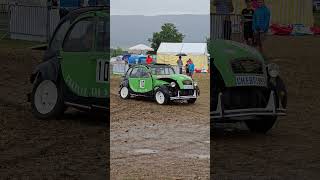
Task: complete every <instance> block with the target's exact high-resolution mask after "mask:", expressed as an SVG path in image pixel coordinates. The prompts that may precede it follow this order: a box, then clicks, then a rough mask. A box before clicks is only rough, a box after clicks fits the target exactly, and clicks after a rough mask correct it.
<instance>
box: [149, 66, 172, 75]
mask: <svg viewBox="0 0 320 180" xmlns="http://www.w3.org/2000/svg"><path fill="white" fill-rule="evenodd" d="M151 72H152V74H153V75H171V74H175V72H174V70H173V69H172V68H171V67H160V66H159V67H152V68H151Z"/></svg>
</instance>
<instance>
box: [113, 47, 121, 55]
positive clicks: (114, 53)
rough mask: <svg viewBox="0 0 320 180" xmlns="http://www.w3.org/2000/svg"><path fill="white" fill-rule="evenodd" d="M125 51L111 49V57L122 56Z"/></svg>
mask: <svg viewBox="0 0 320 180" xmlns="http://www.w3.org/2000/svg"><path fill="white" fill-rule="evenodd" d="M122 53H123V50H122V49H121V48H119V47H118V48H117V49H111V57H117V56H119V55H122Z"/></svg>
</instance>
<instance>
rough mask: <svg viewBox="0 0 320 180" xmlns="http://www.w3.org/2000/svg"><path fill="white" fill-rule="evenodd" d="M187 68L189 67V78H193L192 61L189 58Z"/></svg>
mask: <svg viewBox="0 0 320 180" xmlns="http://www.w3.org/2000/svg"><path fill="white" fill-rule="evenodd" d="M188 68H189V76H190V77H191V78H193V74H194V70H195V68H194V64H193V62H192V60H191V59H190V63H189V66H188Z"/></svg>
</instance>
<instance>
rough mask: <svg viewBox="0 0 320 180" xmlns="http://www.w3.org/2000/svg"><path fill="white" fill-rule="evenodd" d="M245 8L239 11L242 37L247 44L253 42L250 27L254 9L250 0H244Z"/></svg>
mask: <svg viewBox="0 0 320 180" xmlns="http://www.w3.org/2000/svg"><path fill="white" fill-rule="evenodd" d="M246 4H247V8H245V9H243V10H242V12H241V15H242V23H241V24H242V30H243V37H244V40H245V42H246V44H248V45H252V44H253V29H252V19H253V14H254V10H253V7H252V0H246Z"/></svg>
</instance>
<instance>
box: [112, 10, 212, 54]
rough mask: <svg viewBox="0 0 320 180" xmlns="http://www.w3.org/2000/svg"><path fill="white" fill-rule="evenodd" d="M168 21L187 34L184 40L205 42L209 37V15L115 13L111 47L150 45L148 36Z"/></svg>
mask: <svg viewBox="0 0 320 180" xmlns="http://www.w3.org/2000/svg"><path fill="white" fill-rule="evenodd" d="M168 22H169V23H173V24H175V25H176V27H177V28H178V30H179V31H180V32H182V33H183V34H185V35H186V37H185V39H184V42H204V41H205V39H206V37H209V33H210V25H209V24H210V16H209V15H162V16H141V15H131V16H127V15H125V16H124V15H123V16H122V15H113V16H111V27H110V28H111V47H121V48H128V47H131V46H134V45H136V44H139V43H144V44H147V45H150V43H149V42H148V38H151V37H152V33H153V32H158V31H160V28H161V26H162V25H163V24H164V23H168Z"/></svg>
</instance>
